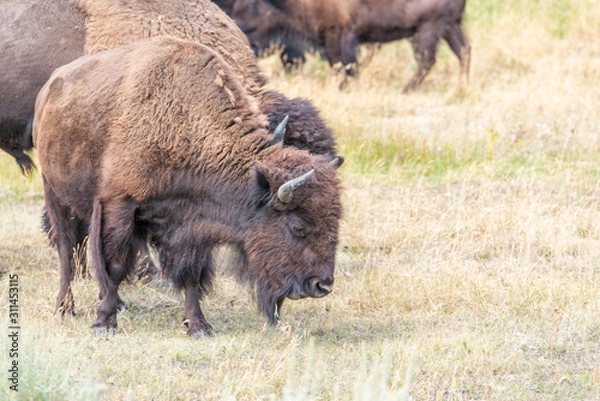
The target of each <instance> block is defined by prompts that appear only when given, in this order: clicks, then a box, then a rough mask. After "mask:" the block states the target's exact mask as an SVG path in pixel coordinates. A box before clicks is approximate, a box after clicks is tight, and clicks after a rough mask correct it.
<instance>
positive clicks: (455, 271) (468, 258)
mask: <svg viewBox="0 0 600 401" xmlns="http://www.w3.org/2000/svg"><path fill="white" fill-rule="evenodd" d="M465 25H466V28H467V31H468V34H469V37H470V39H471V42H472V45H473V61H472V69H471V80H470V84H469V86H468V88H467V89H466V90H462V89H461V88H460V87H459V86H458V62H457V61H456V59H455V58H454V56H453V55H452V54H451V52H450V51H449V49H448V47H447V46H446V45H445V44H443V45H441V46H440V51H439V55H438V62H437V64H436V65H435V66H434V68H433V70H432V72H431V74H430V75H429V76H428V77H427V78H426V80H425V82H424V84H423V85H422V87H421V88H420V89H419V90H418V91H417V92H416V93H414V94H411V95H409V96H403V95H401V94H400V93H401V90H402V87H403V86H404V84H405V83H406V82H407V81H408V79H409V78H410V76H411V74H412V73H413V71H414V70H415V64H414V61H413V58H412V53H411V50H410V46H409V44H408V42H406V41H403V42H397V43H392V44H388V45H385V46H383V47H382V48H381V49H380V50H379V51H377V52H376V54H375V55H374V57H373V59H372V60H371V62H370V63H369V64H368V65H366V66H363V67H362V69H361V76H360V78H359V79H358V80H355V81H353V82H351V84H350V85H349V87H348V88H347V89H346V90H345V91H343V92H340V91H339V90H338V89H337V88H338V84H339V81H340V77H338V76H335V75H334V74H332V73H331V71H330V69H329V68H328V66H327V65H326V64H325V63H324V62H323V61H321V60H318V59H316V58H310V60H309V62H308V63H307V65H305V66H304V67H303V68H302V70H301V71H298V72H297V73H295V74H292V75H284V74H283V73H282V71H281V67H280V66H279V63H278V60H277V59H276V58H269V59H265V60H262V61H261V66H262V67H263V68H264V69H265V71H267V72H268V73H269V74H270V75H271V76H272V80H271V85H272V87H274V88H277V89H279V90H281V91H283V92H285V93H286V94H288V95H290V96H303V97H307V98H310V99H311V100H313V102H314V103H315V104H316V105H317V106H318V107H319V109H320V110H321V113H322V115H323V117H324V118H325V119H326V120H327V121H328V123H329V124H330V125H331V127H332V128H333V129H334V130H335V133H336V137H337V141H338V144H339V150H340V153H342V154H344V155H345V156H346V158H347V162H346V164H345V165H344V166H343V167H342V170H341V171H342V175H343V179H344V186H345V193H344V199H343V201H344V209H345V217H344V220H343V223H342V228H341V230H342V231H341V243H340V247H339V252H338V263H337V271H336V286H335V291H334V292H333V293H332V294H331V295H330V296H328V297H326V298H324V299H322V300H305V301H297V302H291V301H290V302H287V303H286V304H285V306H284V310H283V314H284V315H283V322H282V324H281V325H280V326H279V327H277V328H275V329H273V328H269V327H266V326H265V324H264V318H263V317H262V316H260V315H259V314H258V313H257V312H256V308H255V306H254V305H253V303H252V301H251V299H250V296H249V295H248V294H247V293H246V292H245V291H244V290H243V289H242V288H241V287H240V286H239V285H238V284H236V283H235V282H234V281H233V280H231V279H230V278H228V277H227V276H226V275H223V276H222V277H219V278H218V280H217V286H216V288H215V291H214V293H213V294H212V295H211V296H209V297H208V299H207V300H206V307H205V311H206V312H207V316H208V319H209V321H210V322H211V323H212V324H213V326H214V327H215V329H216V330H217V332H218V335H217V336H216V337H215V338H210V339H204V340H200V341H198V340H192V339H188V338H186V336H185V331H184V329H183V328H182V327H181V325H180V318H181V315H182V297H181V296H180V295H179V294H178V293H175V292H173V291H171V290H170V289H169V288H164V287H161V286H159V285H156V284H142V283H133V284H132V285H127V286H124V289H123V293H122V297H123V298H124V299H125V300H126V301H127V302H128V303H129V305H130V307H129V309H128V310H127V311H125V312H124V313H122V314H121V315H120V316H119V319H120V320H119V323H120V332H119V334H118V335H116V336H114V337H110V338H104V337H94V336H93V335H92V334H91V331H90V330H89V326H90V324H92V323H93V321H94V317H95V308H96V306H97V300H96V295H97V287H96V284H95V283H94V281H93V280H78V281H77V282H76V283H75V288H74V291H75V299H76V302H77V304H76V307H77V313H78V314H77V317H76V318H74V319H72V320H69V321H65V322H57V321H55V320H54V319H53V311H54V302H55V299H54V298H55V295H56V292H57V290H58V270H57V267H58V258H57V256H56V253H55V251H54V250H52V249H50V248H48V247H47V245H46V241H45V238H44V235H43V234H42V233H41V230H40V228H39V227H40V223H39V220H40V219H39V213H40V209H41V205H42V196H41V182H40V181H41V180H40V176H39V174H36V175H35V176H34V177H32V178H29V179H27V178H24V177H21V176H20V175H19V172H18V169H17V168H16V166H15V165H14V164H13V162H12V161H11V160H10V159H9V157H8V156H6V155H5V154H1V155H0V271H1V272H2V277H1V279H0V296H1V298H0V311H1V312H0V313H1V315H0V316H2V318H1V319H0V321H3V322H4V321H6V317H7V315H8V305H7V300H8V290H9V281H8V275H9V274H18V276H19V291H20V293H19V303H20V312H21V321H20V324H21V327H22V328H21V331H20V333H21V338H20V340H19V341H20V342H19V347H20V354H19V363H20V369H21V370H20V385H19V393H18V395H19V397H15V394H14V393H13V392H11V391H10V390H9V388H8V381H7V380H6V379H3V381H2V384H1V385H0V398H1V399H6V398H8V397H11V398H19V399H24V400H29V399H36V400H37V399H49V400H64V399H82V400H92V399H105V400H140V399H156V400H163V399H181V400H193V399H197V400H221V399H223V400H233V399H239V400H256V399H263V400H280V399H281V400H310V399H315V400H330V399H333V400H347V399H354V400H406V399H409V398H410V397H412V399H414V400H479V399H482V400H507V399H510V400H551V399H554V400H600V362H599V361H600V228H599V227H600V225H599V224H598V222H599V221H600V184H599V182H598V178H599V175H600V173H599V171H600V169H599V162H600V149H599V145H600V36H598V32H600V3H598V2H596V1H587V0H585V1H584V0H571V1H568V0H546V1H543V0H538V1H525V0H520V1H519V0H514V1H511V2H506V1H500V0H496V1H493V0H488V1H484V0H473V1H470V2H469V5H468V11H467V20H466V24H465ZM8 325H9V324H8V322H7V323H5V324H3V326H2V327H6V329H3V330H2V331H1V332H0V334H1V335H0V338H1V339H2V340H0V344H1V345H0V348H2V349H3V351H2V352H3V357H2V361H3V362H2V371H3V372H6V370H7V369H8V368H9V365H8V362H4V361H8V360H9V359H8V358H5V357H4V355H8V348H10V344H8V342H7V338H8V337H7V335H6V334H5V332H7V331H8ZM4 350H6V351H4ZM5 375H6V373H5V374H4V375H3V377H4V376H5Z"/></svg>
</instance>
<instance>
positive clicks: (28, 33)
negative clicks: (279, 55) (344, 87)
mask: <svg viewBox="0 0 600 401" xmlns="http://www.w3.org/2000/svg"><path fill="white" fill-rule="evenodd" d="M31 21H35V24H33V23H31ZM158 35H170V36H174V37H179V38H181V39H187V40H192V41H196V42H198V43H202V44H205V45H207V46H209V47H211V48H212V49H213V50H215V51H217V52H218V53H219V54H220V55H221V56H222V57H223V58H224V59H225V61H226V62H227V63H228V64H230V66H231V68H232V69H233V70H234V73H235V75H236V77H237V78H238V79H239V80H240V82H241V83H242V84H243V86H244V87H245V88H246V90H248V91H249V93H251V94H253V95H255V96H258V98H259V99H260V98H261V95H262V94H263V91H264V85H265V83H266V78H265V77H264V76H263V75H262V74H261V73H260V70H259V68H258V66H257V64H256V59H255V56H254V54H253V52H252V50H251V49H250V47H249V44H248V40H247V38H246V36H245V35H244V34H243V33H242V32H241V31H240V30H239V28H238V27H237V25H236V24H235V23H234V22H233V21H231V19H230V18H229V17H228V16H227V15H225V14H224V13H223V12H222V11H221V10H220V9H219V8H218V7H217V6H216V5H215V4H213V3H211V2H210V1H209V0H168V1H159V0H54V1H51V2H48V1H43V0H7V1H2V2H1V3H0V148H2V149H3V150H5V151H7V152H8V153H10V154H11V155H13V156H14V157H15V159H16V160H17V162H18V163H19V165H20V166H21V169H22V170H23V172H24V173H28V172H30V171H31V170H32V169H33V168H34V164H33V162H32V161H31V159H30V158H29V156H27V155H26V154H25V152H26V151H28V150H29V149H31V147H32V141H31V120H32V118H33V108H34V103H35V96H36V95H37V93H38V91H39V90H40V88H41V87H42V85H43V84H44V83H45V82H46V81H47V79H48V78H49V76H50V74H51V73H52V71H53V70H54V69H55V68H57V67H59V66H61V65H63V64H66V63H68V62H70V61H73V60H75V59H76V58H77V57H80V56H82V55H84V54H93V53H96V52H98V51H103V50H106V49H110V48H114V47H117V46H120V45H123V44H127V43H131V42H135V41H137V40H140V39H144V38H148V37H152V36H158ZM280 99H281V101H282V102H284V103H286V102H288V101H289V100H290V99H287V98H285V97H280ZM265 101H267V102H270V100H268V99H266V100H265ZM291 101H292V102H294V101H295V100H293V99H292V100H291ZM278 109H279V110H280V111H283V110H284V109H287V110H288V111H290V125H289V127H288V133H290V134H291V133H292V132H291V131H292V130H293V129H294V126H296V124H294V120H295V115H296V113H292V105H287V106H286V105H285V104H281V105H280V106H279V107H278ZM303 109H304V110H307V111H308V112H309V113H310V114H311V115H313V116H316V117H315V118H320V117H319V116H318V113H317V112H316V110H315V109H314V107H313V106H312V105H311V104H310V103H309V102H308V101H303ZM276 117H277V118H279V121H281V116H276ZM304 120H306V118H305V119H304ZM317 124H319V125H322V126H325V124H324V123H322V121H320V122H318V123H317ZM298 135H304V134H296V135H291V137H297V136H298ZM311 135H313V136H314V137H315V140H317V141H321V140H322V139H324V138H325V139H327V138H328V139H327V140H329V141H330V143H331V144H332V148H330V149H329V150H328V152H327V153H329V154H334V153H335V150H334V148H333V146H335V143H334V141H333V138H332V134H331V131H330V130H328V129H325V130H324V131H319V132H317V131H312V132H311ZM310 141H311V139H310V138H304V142H310Z"/></svg>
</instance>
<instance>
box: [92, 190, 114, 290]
mask: <svg viewBox="0 0 600 401" xmlns="http://www.w3.org/2000/svg"><path fill="white" fill-rule="evenodd" d="M89 248H90V256H91V259H92V263H93V265H94V268H95V269H96V278H97V280H98V285H99V286H100V298H101V299H102V298H103V297H104V295H105V294H106V293H107V292H108V286H109V283H110V277H109V276H108V270H107V268H106V259H105V258H104V252H103V250H102V202H100V200H99V199H94V207H93V210H92V219H91V221H90V231H89Z"/></svg>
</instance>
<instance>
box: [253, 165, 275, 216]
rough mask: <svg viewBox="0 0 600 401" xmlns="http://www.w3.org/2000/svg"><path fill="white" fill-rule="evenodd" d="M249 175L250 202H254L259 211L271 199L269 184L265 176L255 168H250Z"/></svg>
mask: <svg viewBox="0 0 600 401" xmlns="http://www.w3.org/2000/svg"><path fill="white" fill-rule="evenodd" d="M250 175H251V177H252V184H251V185H252V200H253V201H254V202H255V204H256V208H257V209H260V208H261V207H263V206H265V205H266V204H267V203H269V199H271V184H270V183H269V180H268V179H267V176H266V175H265V174H264V173H263V172H262V171H261V170H260V168H258V167H256V166H255V167H252V170H251V171H250Z"/></svg>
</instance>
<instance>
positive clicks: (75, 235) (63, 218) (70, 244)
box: [43, 178, 86, 317]
mask: <svg viewBox="0 0 600 401" xmlns="http://www.w3.org/2000/svg"><path fill="white" fill-rule="evenodd" d="M43 182H44V199H45V203H46V212H45V213H46V214H45V215H44V224H45V225H46V224H47V227H46V229H47V231H48V236H49V239H50V242H51V243H52V244H53V245H54V246H55V247H56V249H57V250H58V255H59V258H60V289H59V291H58V295H57V297H56V311H55V314H56V316H60V317H65V316H74V315H75V301H74V298H73V292H72V290H71V282H72V281H73V277H74V275H75V270H76V265H77V263H76V259H75V257H74V254H75V250H76V248H77V247H78V245H80V244H83V240H84V238H85V234H86V233H85V230H83V229H82V227H83V226H85V223H84V222H83V221H82V220H81V219H80V218H78V217H77V216H76V215H75V214H74V213H73V211H72V210H71V208H69V207H67V206H64V205H63V204H62V202H61V201H60V199H59V198H58V196H57V195H56V193H55V192H54V190H53V189H52V188H51V186H50V185H49V184H48V182H47V181H46V179H45V178H43ZM45 219H47V222H46V220H45ZM82 237H83V238H82ZM78 255H80V254H79V253H78ZM78 258H79V257H78ZM78 261H79V262H80V263H82V262H81V261H80V260H79V259H78Z"/></svg>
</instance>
